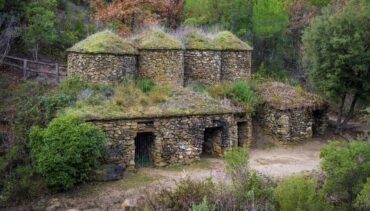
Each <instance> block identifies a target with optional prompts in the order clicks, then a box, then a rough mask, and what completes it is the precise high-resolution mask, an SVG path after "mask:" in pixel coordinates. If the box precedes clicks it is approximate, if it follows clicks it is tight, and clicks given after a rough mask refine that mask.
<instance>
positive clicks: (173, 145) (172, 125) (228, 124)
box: [91, 114, 251, 169]
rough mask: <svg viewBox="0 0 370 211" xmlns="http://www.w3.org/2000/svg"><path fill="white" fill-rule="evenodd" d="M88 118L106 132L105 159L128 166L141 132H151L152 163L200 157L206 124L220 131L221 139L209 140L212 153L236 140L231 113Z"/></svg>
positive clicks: (219, 152)
mask: <svg viewBox="0 0 370 211" xmlns="http://www.w3.org/2000/svg"><path fill="white" fill-rule="evenodd" d="M247 119H248V121H249V120H250V118H247ZM91 121H92V122H93V123H94V124H95V125H97V126H98V127H100V128H101V129H102V130H103V131H104V132H105V134H106V135H107V138H108V145H107V148H108V152H109V157H108V158H107V162H110V163H115V164H117V165H122V166H124V167H128V169H133V168H134V167H135V137H136V136H137V134H138V133H142V132H152V133H153V134H154V137H155V138H154V143H153V144H154V145H153V146H152V147H151V153H150V154H151V157H152V162H153V164H154V165H155V166H165V165H169V164H175V163H176V164H177V163H178V164H189V163H191V162H192V161H194V160H197V159H199V158H200V155H201V154H202V150H203V144H204V140H206V139H207V138H208V139H209V138H210V137H211V136H209V137H205V134H206V133H205V131H206V128H212V129H215V130H218V134H221V135H220V136H221V138H220V139H214V140H216V141H214V142H212V148H213V149H214V154H215V155H218V156H220V155H221V154H222V152H223V150H224V149H225V148H226V147H228V146H230V145H233V144H237V142H238V137H237V136H238V127H237V121H238V119H236V118H235V117H234V114H212V115H195V116H194V115H189V116H175V117H161V118H155V119H150V118H148V119H144V118H141V119H132V120H129V119H127V120H125V119H121V120H119V119H116V120H91ZM243 121H246V120H243ZM245 130H248V129H245ZM249 131H251V128H250V129H249ZM247 137H251V135H249V136H248V135H247Z"/></svg>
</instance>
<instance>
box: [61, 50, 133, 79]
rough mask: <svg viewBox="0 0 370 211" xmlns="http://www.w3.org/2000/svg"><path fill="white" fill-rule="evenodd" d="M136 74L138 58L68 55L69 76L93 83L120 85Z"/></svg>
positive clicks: (105, 55)
mask: <svg viewBox="0 0 370 211" xmlns="http://www.w3.org/2000/svg"><path fill="white" fill-rule="evenodd" d="M135 72H136V56H132V55H113V54H84V53H72V52H71V53H69V54H68V75H69V76H71V75H78V76H79V77H80V78H81V79H82V80H85V81H88V82H93V83H107V84H118V83H119V82H121V81H122V79H123V78H124V77H125V76H127V75H132V76H133V75H134V73H135Z"/></svg>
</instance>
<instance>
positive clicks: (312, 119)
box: [257, 105, 328, 144]
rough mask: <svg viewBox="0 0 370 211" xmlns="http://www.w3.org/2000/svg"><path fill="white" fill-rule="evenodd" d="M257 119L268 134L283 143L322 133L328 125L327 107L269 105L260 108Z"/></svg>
mask: <svg viewBox="0 0 370 211" xmlns="http://www.w3.org/2000/svg"><path fill="white" fill-rule="evenodd" d="M257 119H258V122H259V124H260V125H261V126H262V128H263V129H264V131H265V132H266V133H267V134H270V135H272V137H273V138H275V139H277V140H278V141H279V142H281V143H283V144H288V143H290V142H299V141H304V140H307V139H309V138H312V137H313V136H314V135H322V134H324V133H325V131H326V128H327V126H328V117H327V111H326V109H325V108H318V109H312V108H293V109H285V110H280V109H276V108H273V107H269V106H267V105H265V106H263V107H262V108H260V109H259V110H258V113H257Z"/></svg>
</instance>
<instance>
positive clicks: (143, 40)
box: [133, 28, 183, 49]
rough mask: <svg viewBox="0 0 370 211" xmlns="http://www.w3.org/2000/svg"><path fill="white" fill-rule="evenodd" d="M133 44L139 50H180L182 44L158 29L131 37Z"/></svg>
mask: <svg viewBox="0 0 370 211" xmlns="http://www.w3.org/2000/svg"><path fill="white" fill-rule="evenodd" d="M133 40H134V43H135V45H136V46H137V47H138V48H141V49H182V48H183V45H182V43H181V42H180V41H179V40H178V39H177V38H176V37H174V36H171V35H169V34H167V33H166V32H164V31H162V30H161V29H159V28H152V29H149V30H146V31H144V32H142V33H140V34H138V35H136V36H134V37H133Z"/></svg>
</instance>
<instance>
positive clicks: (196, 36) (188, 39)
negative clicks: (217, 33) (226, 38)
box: [185, 32, 218, 49]
mask: <svg viewBox="0 0 370 211" xmlns="http://www.w3.org/2000/svg"><path fill="white" fill-rule="evenodd" d="M185 48H186V49H218V48H217V46H216V45H215V43H214V42H213V40H212V39H211V38H209V37H207V36H206V35H203V34H201V33H198V32H189V33H187V34H186V35H185Z"/></svg>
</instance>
